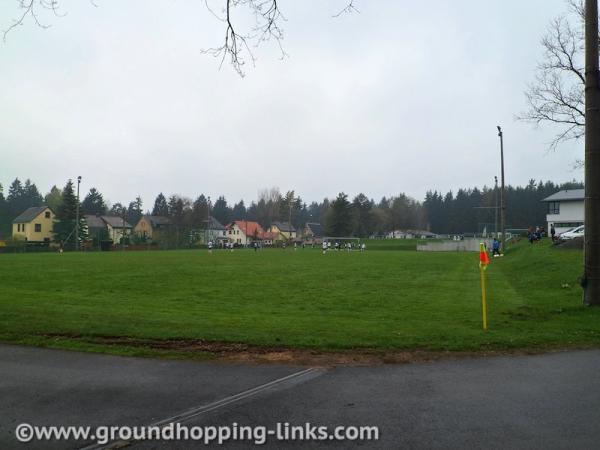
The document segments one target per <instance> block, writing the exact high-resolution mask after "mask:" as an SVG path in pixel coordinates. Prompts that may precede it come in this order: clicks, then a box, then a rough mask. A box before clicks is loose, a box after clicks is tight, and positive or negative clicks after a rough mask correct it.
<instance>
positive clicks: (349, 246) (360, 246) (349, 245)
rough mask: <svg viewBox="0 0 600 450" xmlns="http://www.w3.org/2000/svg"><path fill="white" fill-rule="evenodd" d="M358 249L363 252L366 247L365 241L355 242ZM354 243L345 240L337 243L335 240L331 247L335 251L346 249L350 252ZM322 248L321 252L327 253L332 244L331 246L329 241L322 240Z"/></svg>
mask: <svg viewBox="0 0 600 450" xmlns="http://www.w3.org/2000/svg"><path fill="white" fill-rule="evenodd" d="M356 246H357V248H358V250H360V252H361V253H362V252H364V251H365V250H366V249H367V246H366V245H365V243H364V242H363V243H362V244H360V243H359V244H356ZM354 247H355V244H353V243H352V242H346V243H345V244H342V243H339V242H335V243H334V245H333V248H334V249H335V250H336V251H338V252H339V251H340V250H344V249H345V250H346V251H347V252H351V251H352V250H354ZM322 248H323V254H325V253H327V252H328V251H329V250H331V248H332V246H331V241H323V244H322Z"/></svg>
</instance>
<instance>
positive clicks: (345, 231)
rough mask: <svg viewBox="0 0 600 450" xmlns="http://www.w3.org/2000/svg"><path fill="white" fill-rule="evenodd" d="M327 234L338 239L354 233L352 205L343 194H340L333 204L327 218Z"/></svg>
mask: <svg viewBox="0 0 600 450" xmlns="http://www.w3.org/2000/svg"><path fill="white" fill-rule="evenodd" d="M327 232H328V234H330V235H332V236H337V237H345V236H349V235H350V234H351V233H352V205H351V204H350V202H349V201H348V196H347V195H346V194H344V193H343V192H340V193H339V194H338V196H337V198H336V199H335V200H334V201H333V202H332V203H331V210H330V213H329V217H328V218H327Z"/></svg>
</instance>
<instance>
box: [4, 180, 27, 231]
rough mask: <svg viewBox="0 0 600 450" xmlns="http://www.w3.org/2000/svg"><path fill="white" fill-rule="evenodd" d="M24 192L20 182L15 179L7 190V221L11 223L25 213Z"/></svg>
mask: <svg viewBox="0 0 600 450" xmlns="http://www.w3.org/2000/svg"><path fill="white" fill-rule="evenodd" d="M24 198H25V192H24V191H23V184H22V183H21V180H19V179H18V178H15V180H14V181H13V182H12V183H11V185H10V187H9V188H8V196H7V197H6V201H7V203H8V219H9V220H10V221H12V220H13V219H14V218H15V217H17V216H18V215H19V214H21V213H22V212H23V211H25V209H26V207H25V203H24Z"/></svg>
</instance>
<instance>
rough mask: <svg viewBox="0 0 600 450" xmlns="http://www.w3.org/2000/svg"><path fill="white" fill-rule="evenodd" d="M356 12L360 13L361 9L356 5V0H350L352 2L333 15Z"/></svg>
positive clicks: (338, 15)
mask: <svg viewBox="0 0 600 450" xmlns="http://www.w3.org/2000/svg"><path fill="white" fill-rule="evenodd" d="M354 12H355V13H359V14H360V11H359V10H358V9H356V7H355V6H354V0H350V2H349V3H348V4H347V5H346V6H345V7H344V9H342V10H341V11H340V12H338V13H337V14H334V15H333V16H332V17H340V16H341V15H343V14H351V13H354Z"/></svg>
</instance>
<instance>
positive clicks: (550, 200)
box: [542, 189, 585, 235]
mask: <svg viewBox="0 0 600 450" xmlns="http://www.w3.org/2000/svg"><path fill="white" fill-rule="evenodd" d="M584 199H585V190H584V189H571V190H568V191H559V192H557V193H556V194H552V195H551V196H550V197H546V198H545V199H543V200H542V201H543V202H545V203H546V205H547V207H548V210H547V214H546V221H547V222H548V228H547V230H548V231H550V227H551V226H552V225H554V229H555V230H556V234H557V235H558V234H560V233H564V232H565V231H568V230H570V229H571V228H574V227H578V226H579V225H583V219H584V206H583V205H584Z"/></svg>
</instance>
